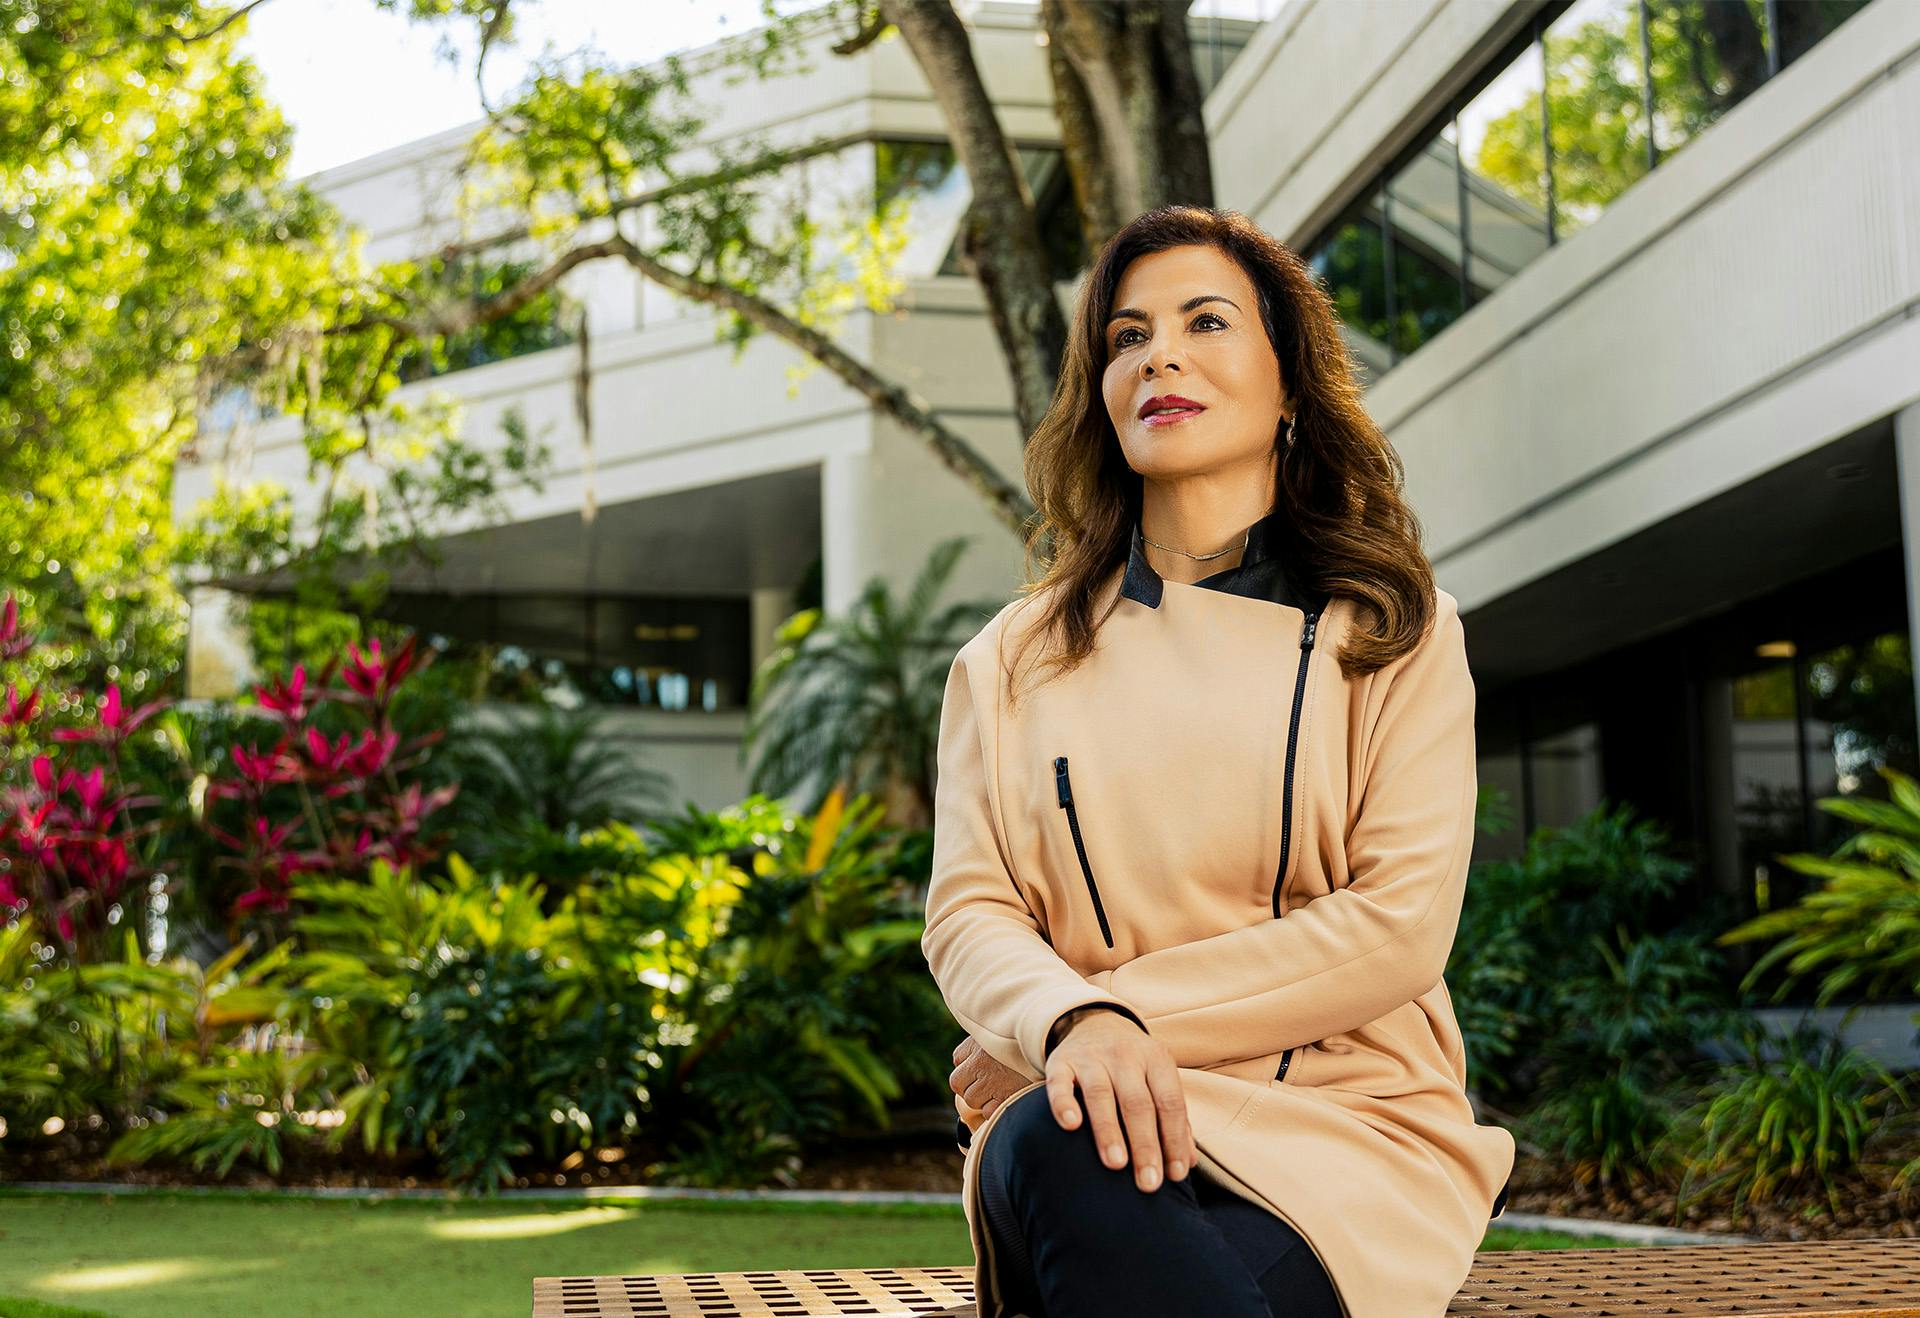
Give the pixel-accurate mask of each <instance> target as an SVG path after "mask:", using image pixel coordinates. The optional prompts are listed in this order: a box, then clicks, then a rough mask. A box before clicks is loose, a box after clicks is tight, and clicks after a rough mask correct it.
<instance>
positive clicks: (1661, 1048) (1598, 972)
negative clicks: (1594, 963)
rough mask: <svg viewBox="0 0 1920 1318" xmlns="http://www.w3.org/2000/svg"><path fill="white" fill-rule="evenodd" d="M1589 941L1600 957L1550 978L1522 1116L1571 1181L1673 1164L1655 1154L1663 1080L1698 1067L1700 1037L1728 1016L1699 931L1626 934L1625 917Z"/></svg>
mask: <svg viewBox="0 0 1920 1318" xmlns="http://www.w3.org/2000/svg"><path fill="white" fill-rule="evenodd" d="M1588 943H1589V946H1590V948H1591V949H1592V953H1593V954H1594V955H1595V956H1597V958H1598V961H1599V965H1598V967H1596V968H1592V969H1586V970H1573V971H1572V973H1567V974H1565V977H1564V978H1563V979H1562V980H1561V981H1560V982H1559V983H1558V984H1557V985H1556V986H1555V991H1554V998H1553V1003H1552V1009H1551V1017H1550V1019H1551V1020H1552V1021H1553V1023H1554V1027H1555V1028H1554V1030H1553V1031H1552V1033H1551V1034H1550V1035H1549V1036H1548V1037H1547V1038H1546V1039H1545V1040H1544V1041H1543V1042H1542V1044H1541V1058H1540V1060H1541V1065H1542V1070H1541V1077H1540V1093H1541V1094H1542V1095H1543V1097H1542V1098H1541V1099H1540V1101H1539V1102H1538V1103H1537V1104H1536V1105H1535V1106H1534V1107H1533V1108H1532V1109H1531V1110H1529V1112H1528V1113H1527V1114H1526V1117H1525V1118H1524V1120H1523V1123H1522V1124H1523V1125H1524V1127H1525V1128H1526V1130H1527V1132H1528V1134H1529V1135H1530V1136H1531V1137H1532V1138H1533V1139H1535V1140H1536V1141H1538V1142H1539V1143H1541V1144H1544V1145H1546V1146H1548V1147H1550V1148H1552V1149H1553V1150H1554V1151H1555V1152H1556V1153H1557V1154H1558V1155H1559V1156H1560V1157H1562V1158H1564V1159H1566V1160H1567V1161H1568V1162H1569V1163H1570V1164H1571V1166H1572V1171H1573V1175H1574V1177H1575V1179H1577V1180H1579V1181H1582V1182H1587V1181H1591V1180H1594V1179H1598V1180H1600V1181H1602V1182H1612V1181H1615V1180H1617V1179H1620V1178H1622V1177H1623V1176H1625V1177H1639V1176H1649V1175H1654V1174H1658V1173H1661V1172H1664V1171H1667V1170H1670V1169H1671V1167H1672V1164H1671V1163H1663V1162H1662V1161H1661V1159H1660V1154H1661V1152H1662V1149H1663V1141H1664V1139H1665V1137H1666V1136H1667V1134H1668V1132H1669V1129H1670V1127H1671V1124H1672V1122H1673V1120H1674V1119H1675V1116H1676V1114H1677V1110H1678V1104H1677V1103H1676V1102H1675V1101H1674V1099H1673V1097H1672V1092H1671V1091H1672V1090H1673V1088H1674V1087H1675V1086H1676V1085H1679V1084H1681V1083H1683V1082H1684V1081H1685V1080H1686V1079H1687V1078H1688V1077H1690V1076H1691V1075H1692V1074H1694V1073H1695V1072H1696V1071H1697V1070H1698V1069H1699V1066H1700V1049H1699V1040H1701V1039H1703V1038H1711V1037H1713V1036H1714V1035H1716V1034H1718V1033H1722V1032H1724V1031H1725V1030H1727V1029H1730V1028H1731V1027H1732V1023H1733V1013H1732V1004H1731V1003H1729V1002H1728V1001H1727V995H1726V993H1725V991H1724V990H1723V989H1722V987H1721V971H1720V966H1719V964H1718V958H1717V956H1716V955H1715V954H1714V953H1713V952H1712V950H1711V949H1709V948H1708V947H1707V946H1706V945H1705V943H1704V941H1703V940H1702V939H1701V938H1700V937H1699V936H1698V935H1697V934H1691V933H1670V934H1664V935H1656V934H1639V935H1635V934H1633V933H1630V932H1629V930H1628V928H1627V926H1626V925H1625V924H1624V923H1622V924H1620V925H1618V926H1616V928H1615V929H1614V932H1613V937H1612V938H1611V939H1608V938H1605V937H1602V936H1600V935H1597V934H1596V935H1594V936H1593V937H1591V938H1590V939H1589V940H1588ZM1590 959H1591V958H1590Z"/></svg>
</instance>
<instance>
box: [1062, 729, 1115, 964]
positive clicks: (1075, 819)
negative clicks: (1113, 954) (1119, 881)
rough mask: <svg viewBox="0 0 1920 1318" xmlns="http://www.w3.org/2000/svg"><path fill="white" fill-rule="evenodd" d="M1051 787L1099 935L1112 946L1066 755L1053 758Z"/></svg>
mask: <svg viewBox="0 0 1920 1318" xmlns="http://www.w3.org/2000/svg"><path fill="white" fill-rule="evenodd" d="M1053 787H1054V792H1055V794H1056V795H1057V796H1058V797H1059V798H1060V808H1061V809H1062V810H1065V811H1066V812H1067V827H1068V828H1070V829H1072V830H1073V851H1074V854H1075V855H1076V856H1078V857H1079V858H1080V873H1081V874H1083V875H1084V876H1086V880H1087V892H1088V893H1089V894H1090V895H1091V896H1092V897H1093V913H1094V914H1095V915H1096V916H1098V917H1099V919H1100V936H1101V937H1102V938H1104V939H1106V940H1107V946H1108V947H1112V946H1113V930H1112V929H1111V928H1109V927H1108V926H1107V908H1106V907H1105V906H1103V905H1101V903H1100V885H1099V884H1097V883H1095V882H1094V881H1093V866H1092V865H1090V864H1088V862H1087V844H1086V843H1085V841H1083V840H1082V839H1081V837H1080V814H1079V811H1078V810H1077V809H1075V807H1074V804H1073V782H1072V780H1071V779H1069V778H1068V777H1067V757H1066V756H1064V755H1056V756H1054V758H1053Z"/></svg>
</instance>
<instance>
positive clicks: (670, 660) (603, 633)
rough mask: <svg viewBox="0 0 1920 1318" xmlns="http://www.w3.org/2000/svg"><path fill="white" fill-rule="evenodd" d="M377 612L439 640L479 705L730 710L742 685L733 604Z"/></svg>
mask: <svg viewBox="0 0 1920 1318" xmlns="http://www.w3.org/2000/svg"><path fill="white" fill-rule="evenodd" d="M384 612H385V614H386V615H387V616H389V617H391V618H393V619H394V620H395V621H398V622H402V623H405V624H406V625H408V626H410V627H414V628H416V629H418V630H421V631H423V632H428V633H431V634H434V635H437V636H441V637H444V638H446V641H447V646H446V650H447V653H446V656H445V662H447V663H449V664H450V665H451V664H462V665H469V666H471V668H472V669H473V677H472V683H471V686H470V689H471V690H473V691H476V692H478V693H480V694H481V695H483V696H484V697H485V698H487V699H494V700H536V699H547V700H557V701H560V702H562V703H565V704H579V703H582V702H588V703H594V704H614V705H643V706H649V707H652V708H656V709H688V708H702V709H708V710H713V709H739V708H742V707H744V706H745V704H746V699H747V687H748V683H749V681H750V680H751V677H752V674H751V673H750V672H749V671H748V670H749V666H750V661H751V654H752V637H751V633H750V627H751V615H750V610H749V608H748V605H747V602H746V601H745V600H742V599H735V598H730V597H719V598H715V597H687V598H681V597H673V598H659V597H632V598H629V597H620V596H582V595H565V594H556V595H484V596H472V595H459V596H456V595H425V594H415V593H410V592H408V593H398V594H395V595H394V596H392V597H390V598H389V600H388V602H387V605H386V607H385V609H384Z"/></svg>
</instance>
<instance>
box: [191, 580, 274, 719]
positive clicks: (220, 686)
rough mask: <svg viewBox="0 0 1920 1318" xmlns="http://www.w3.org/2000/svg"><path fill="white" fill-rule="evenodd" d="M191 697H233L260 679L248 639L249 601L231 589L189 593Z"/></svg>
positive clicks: (199, 588) (197, 589) (198, 588)
mask: <svg viewBox="0 0 1920 1318" xmlns="http://www.w3.org/2000/svg"><path fill="white" fill-rule="evenodd" d="M187 610H188V612H187V682H186V686H187V698H188V699H190V700H231V699H232V698H234V697H235V696H238V695H240V694H241V693H242V692H244V691H246V690H248V689H249V688H250V687H251V686H252V685H253V683H254V681H255V680H256V678H257V676H258V675H257V674H256V673H255V672H254V668H253V647H252V646H251V645H250V644H248V641H247V629H246V601H245V600H244V599H243V598H241V597H240V596H238V595H236V594H234V593H233V592H232V591H230V590H219V589H217V588H215V587H213V586H195V587H194V588H193V589H191V590H190V591H188V592H187Z"/></svg>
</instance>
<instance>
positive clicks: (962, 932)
mask: <svg viewBox="0 0 1920 1318" xmlns="http://www.w3.org/2000/svg"><path fill="white" fill-rule="evenodd" d="M966 660H967V649H966V648H965V647H963V648H962V650H961V652H960V654H958V655H956V656H955V657H954V661H953V666H952V668H950V669H949V670H948V673H947V686H946V694H945V696H944V697H943V699H942V704H941V708H940V732H939V745H938V749H937V764H936V769H937V773H936V777H935V779H934V794H933V873H932V877H931V880H930V882H929V885H928V888H927V927H926V932H925V933H924V934H922V935H921V938H920V949H921V951H922V952H924V953H925V954H926V958H927V965H928V966H929V967H930V968H931V969H932V972H933V979H934V983H935V984H936V985H937V986H938V987H939V989H940V996H941V997H942V998H943V999H944V1000H945V1001H946V1004H947V1010H949V1011H950V1012H952V1013H953V1018H954V1020H956V1021H958V1022H959V1023H960V1025H961V1027H962V1028H963V1029H965V1030H966V1031H967V1033H969V1034H971V1035H972V1036H973V1037H974V1038H975V1039H976V1040H977V1041H978V1042H979V1044H980V1047H981V1048H983V1049H985V1050H986V1052H987V1053H988V1054H989V1055H990V1056H992V1057H993V1058H995V1059H996V1060H998V1061H999V1062H1001V1063H1002V1064H1004V1065H1006V1066H1008V1067H1010V1068H1012V1069H1013V1070H1015V1071H1018V1072H1019V1073H1020V1074H1022V1075H1023V1076H1025V1077H1026V1078H1027V1079H1029V1080H1042V1079H1045V1078H1046V1068H1047V1050H1046V1043H1047V1033H1048V1030H1049V1029H1050V1028H1051V1027H1052V1025H1053V1023H1054V1022H1055V1021H1056V1020H1058V1019H1059V1018H1060V1017H1061V1016H1062V1015H1064V1014H1066V1013H1067V1012H1069V1011H1072V1010H1073V1009H1074V1008H1076V1007H1084V1006H1088V1005H1090V1004H1094V1003H1098V1004H1101V1005H1105V1006H1109V1007H1114V1008H1116V1009H1118V1010H1120V1011H1122V1012H1123V1013H1125V1014H1126V1015H1129V1016H1132V1017H1133V1018H1134V1019H1135V1020H1136V1021H1138V1020H1139V1013H1137V1012H1136V1011H1134V1010H1133V1009H1132V1008H1131V1007H1130V1006H1129V1005H1128V1004H1127V1003H1126V1002H1124V1001H1119V1000H1116V998H1115V995H1114V993H1113V992H1111V991H1108V990H1103V989H1099V988H1096V987H1094V986H1093V985H1091V984H1089V983H1088V982H1087V981H1086V980H1085V979H1084V978H1082V977H1081V975H1080V973H1079V972H1078V971H1077V970H1075V969H1074V968H1073V967H1072V966H1070V965H1068V964H1067V963H1066V961H1065V960H1063V959H1062V958H1061V957H1060V955H1059V954H1058V953H1057V952H1055V951H1054V949H1053V945H1052V944H1051V943H1049V942H1048V941H1047V939H1046V936H1045V934H1044V933H1043V931H1042V930H1041V927H1040V921H1039V920H1038V919H1037V918H1036V917H1035V916H1034V913H1033V910H1032V908H1031V907H1030V906H1029V905H1028V904H1027V901H1026V898H1025V897H1024V896H1022V895H1021V893H1020V890H1019V888H1018V887H1017V886H1016V885H1015V883H1014V881H1013V873H1012V867H1011V864H1010V862H1009V859H1008V854H1007V848H1006V840H1005V835H1004V833H1003V832H1002V830H1001V828H1000V823H999V819H998V815H997V804H996V803H997V800H998V792H997V790H996V788H997V786H998V783H997V781H996V777H995V774H994V771H993V765H994V764H995V757H994V738H995V735H996V720H995V718H994V714H995V713H997V711H998V708H999V702H998V700H997V698H996V697H995V694H994V692H995V688H994V686H993V685H992V679H991V677H989V678H986V679H975V678H974V677H973V676H972V675H970V674H969V672H968V667H967V662H966ZM984 666H986V665H985V664H983V667H984ZM977 681H978V682H979V686H978V687H977V686H976V682H977ZM983 709H984V710H986V711H988V713H987V714H986V715H985V716H983V715H982V712H981V711H982V710H983ZM1141 1024H1142V1028H1145V1023H1144V1022H1141Z"/></svg>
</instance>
